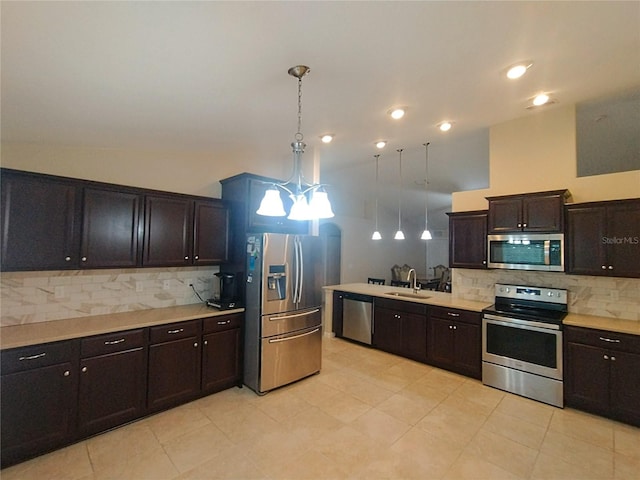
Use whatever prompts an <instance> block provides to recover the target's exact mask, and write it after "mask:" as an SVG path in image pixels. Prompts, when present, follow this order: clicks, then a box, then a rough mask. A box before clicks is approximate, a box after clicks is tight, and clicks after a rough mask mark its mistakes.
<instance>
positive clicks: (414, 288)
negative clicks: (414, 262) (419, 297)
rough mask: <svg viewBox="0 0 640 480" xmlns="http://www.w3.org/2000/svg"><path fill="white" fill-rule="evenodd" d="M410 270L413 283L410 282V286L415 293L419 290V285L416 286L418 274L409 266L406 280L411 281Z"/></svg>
mask: <svg viewBox="0 0 640 480" xmlns="http://www.w3.org/2000/svg"><path fill="white" fill-rule="evenodd" d="M411 272H413V283H411V288H413V293H415V294H417V293H418V292H419V291H420V286H418V274H417V273H416V271H415V269H414V268H410V269H409V273H408V274H407V281H408V282H411Z"/></svg>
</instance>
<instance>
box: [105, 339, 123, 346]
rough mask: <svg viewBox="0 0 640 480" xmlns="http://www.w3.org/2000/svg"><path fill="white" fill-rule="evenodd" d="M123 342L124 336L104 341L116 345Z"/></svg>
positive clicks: (106, 343)
mask: <svg viewBox="0 0 640 480" xmlns="http://www.w3.org/2000/svg"><path fill="white" fill-rule="evenodd" d="M122 342H124V338H120V339H118V340H113V341H108V342H104V344H105V345H117V344H118V343H122Z"/></svg>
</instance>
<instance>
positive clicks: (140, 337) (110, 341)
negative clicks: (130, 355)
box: [80, 328, 144, 358]
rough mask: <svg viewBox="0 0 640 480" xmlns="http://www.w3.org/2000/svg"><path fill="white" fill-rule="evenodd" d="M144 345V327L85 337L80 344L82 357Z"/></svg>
mask: <svg viewBox="0 0 640 480" xmlns="http://www.w3.org/2000/svg"><path fill="white" fill-rule="evenodd" d="M143 345H144V329H142V328H139V329H137V330H127V331H125V332H116V333H108V334H106V335H96V336H94V337H87V338H83V339H82V342H81V345H80V356H81V357H82V358H86V357H95V356H97V355H104V354H107V353H113V352H120V351H123V350H130V349H132V348H138V347H142V346H143Z"/></svg>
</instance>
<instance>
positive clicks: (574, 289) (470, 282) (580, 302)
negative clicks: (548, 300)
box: [451, 268, 640, 321]
mask: <svg viewBox="0 0 640 480" xmlns="http://www.w3.org/2000/svg"><path fill="white" fill-rule="evenodd" d="M496 283H511V284H516V285H532V286H541V287H550V288H565V289H567V290H568V297H569V299H568V303H569V305H568V308H569V312H571V313H579V314H583V315H596V316H600V317H609V318H620V319H625V320H636V321H640V279H637V278H618V277H593V276H586V275H565V274H563V273H554V272H530V271H523V270H471V269H460V268H456V269H453V272H452V286H451V290H452V292H453V295H454V296H455V297H458V298H464V299H466V300H478V301H481V302H491V303H493V300H494V296H495V292H494V285H495V284H496Z"/></svg>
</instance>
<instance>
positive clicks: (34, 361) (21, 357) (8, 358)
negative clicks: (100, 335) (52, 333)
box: [1, 340, 78, 375]
mask: <svg viewBox="0 0 640 480" xmlns="http://www.w3.org/2000/svg"><path fill="white" fill-rule="evenodd" d="M77 356H78V342H77V341H76V340H68V341H63V342H54V343H43V344H40V345H31V346H28V347H20V348H11V349H9V350H3V351H2V352H1V358H2V374H3V375H5V374H8V373H15V372H22V371H25V370H30V369H32V368H39V367H46V366H48V365H56V364H59V363H65V362H75V358H77Z"/></svg>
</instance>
